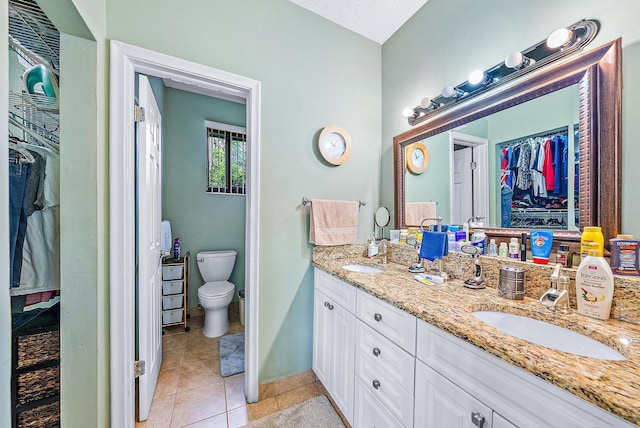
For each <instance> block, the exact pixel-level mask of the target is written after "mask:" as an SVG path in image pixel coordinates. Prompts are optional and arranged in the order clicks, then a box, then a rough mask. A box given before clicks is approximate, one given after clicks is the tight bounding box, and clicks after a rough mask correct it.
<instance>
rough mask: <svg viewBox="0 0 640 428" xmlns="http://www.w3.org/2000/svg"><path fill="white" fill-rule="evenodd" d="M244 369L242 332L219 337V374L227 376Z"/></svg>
mask: <svg viewBox="0 0 640 428" xmlns="http://www.w3.org/2000/svg"><path fill="white" fill-rule="evenodd" d="M243 371H244V333H236V334H230V335H228V336H222V337H221V338H220V375H221V376H222V377H227V376H231V375H234V374H236V373H242V372H243Z"/></svg>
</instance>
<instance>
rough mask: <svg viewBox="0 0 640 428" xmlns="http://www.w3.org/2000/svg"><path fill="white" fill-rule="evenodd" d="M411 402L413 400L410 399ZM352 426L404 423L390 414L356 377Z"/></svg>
mask: <svg viewBox="0 0 640 428" xmlns="http://www.w3.org/2000/svg"><path fill="white" fill-rule="evenodd" d="M412 403H413V401H412ZM353 418H354V424H353V426H354V427H357V428H399V427H412V426H413V425H404V424H402V423H400V421H399V420H398V419H397V418H396V417H395V416H393V415H392V414H391V412H390V411H389V410H388V409H387V408H386V407H385V406H384V405H383V404H382V402H381V401H380V400H378V398H376V396H375V395H374V394H372V393H371V392H370V391H369V388H367V387H366V386H365V385H364V384H363V382H362V381H361V380H360V379H356V401H355V408H354V414H353Z"/></svg>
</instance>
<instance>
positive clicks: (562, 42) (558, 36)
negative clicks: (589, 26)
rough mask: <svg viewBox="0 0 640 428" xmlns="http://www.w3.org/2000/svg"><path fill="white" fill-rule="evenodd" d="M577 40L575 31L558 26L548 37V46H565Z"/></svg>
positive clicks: (552, 47) (555, 47) (556, 47)
mask: <svg viewBox="0 0 640 428" xmlns="http://www.w3.org/2000/svg"><path fill="white" fill-rule="evenodd" d="M574 41H575V33H574V32H573V31H571V30H569V29H567V28H558V29H557V30H555V31H554V32H553V33H551V34H550V35H549V37H547V46H548V47H549V48H551V49H558V48H564V47H567V46H569V45H571V44H572V43H573V42H574Z"/></svg>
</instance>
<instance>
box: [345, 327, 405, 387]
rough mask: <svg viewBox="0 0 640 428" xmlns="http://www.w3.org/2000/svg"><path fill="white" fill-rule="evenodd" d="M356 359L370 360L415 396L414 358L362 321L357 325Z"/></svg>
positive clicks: (371, 363) (372, 364) (374, 365)
mask: <svg viewBox="0 0 640 428" xmlns="http://www.w3.org/2000/svg"><path fill="white" fill-rule="evenodd" d="M356 359H357V360H360V359H364V360H368V364H370V365H371V366H373V367H377V368H378V369H379V370H382V371H384V372H386V373H387V375H389V377H390V378H391V379H395V380H396V381H397V382H398V384H400V386H401V387H402V388H404V389H405V391H407V392H408V393H409V394H411V395H413V375H414V364H413V363H414V360H415V359H414V357H413V356H411V355H409V354H408V353H407V352H406V351H404V350H403V349H402V348H400V347H399V346H398V345H396V344H394V343H392V342H391V341H389V340H387V339H385V338H384V337H383V336H382V335H380V334H379V333H376V332H375V331H374V330H373V329H372V328H371V327H369V326H367V325H366V324H364V323H363V322H362V321H358V322H357V323H356Z"/></svg>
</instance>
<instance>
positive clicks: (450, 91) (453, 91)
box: [442, 86, 464, 98]
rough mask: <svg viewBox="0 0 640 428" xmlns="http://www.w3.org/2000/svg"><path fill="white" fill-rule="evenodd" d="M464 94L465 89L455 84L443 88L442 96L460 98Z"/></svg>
mask: <svg viewBox="0 0 640 428" xmlns="http://www.w3.org/2000/svg"><path fill="white" fill-rule="evenodd" d="M463 95H464V91H461V90H460V89H458V88H456V87H455V86H445V87H444V88H442V96H443V97H445V98H460V97H462V96H463Z"/></svg>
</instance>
